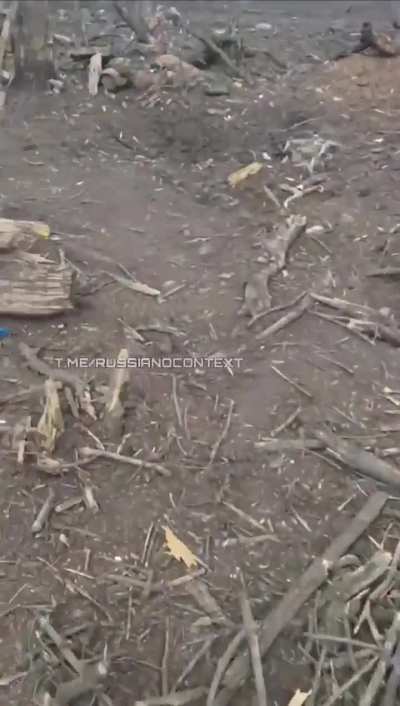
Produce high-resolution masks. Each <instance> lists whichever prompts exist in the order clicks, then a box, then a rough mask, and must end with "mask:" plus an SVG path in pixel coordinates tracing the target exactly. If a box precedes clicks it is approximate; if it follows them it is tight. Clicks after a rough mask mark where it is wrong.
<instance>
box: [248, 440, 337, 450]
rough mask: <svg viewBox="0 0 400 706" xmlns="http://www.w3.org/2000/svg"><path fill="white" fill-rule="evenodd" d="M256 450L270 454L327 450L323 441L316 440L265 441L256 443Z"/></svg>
mask: <svg viewBox="0 0 400 706" xmlns="http://www.w3.org/2000/svg"><path fill="white" fill-rule="evenodd" d="M254 448H255V449H262V450H263V451H267V452H269V453H277V452H281V451H312V450H313V451H319V450H320V449H324V448H325V444H323V443H322V441H317V440H316V439H264V440H263V441H256V442H255V443H254Z"/></svg>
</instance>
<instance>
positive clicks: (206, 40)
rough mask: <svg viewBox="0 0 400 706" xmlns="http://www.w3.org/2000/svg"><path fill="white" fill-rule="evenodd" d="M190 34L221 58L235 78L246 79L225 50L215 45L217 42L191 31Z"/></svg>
mask: <svg viewBox="0 0 400 706" xmlns="http://www.w3.org/2000/svg"><path fill="white" fill-rule="evenodd" d="M190 34H191V35H192V36H193V37H194V38H195V39H199V40H200V41H201V42H203V44H205V45H206V47H207V48H208V49H210V50H211V51H212V52H214V54H217V55H218V56H219V58H220V59H221V61H223V62H224V64H225V65H226V66H227V67H228V68H229V69H230V70H231V71H232V73H233V75H234V76H239V78H242V79H244V78H245V76H244V75H243V73H242V72H241V71H240V69H239V68H238V67H237V66H235V64H234V63H233V61H231V60H230V58H229V56H228V55H227V54H226V53H225V52H224V51H223V49H221V48H220V47H218V46H217V45H216V44H215V42H213V40H212V39H210V38H208V37H204V36H203V35H201V34H197V33H195V32H193V31H190Z"/></svg>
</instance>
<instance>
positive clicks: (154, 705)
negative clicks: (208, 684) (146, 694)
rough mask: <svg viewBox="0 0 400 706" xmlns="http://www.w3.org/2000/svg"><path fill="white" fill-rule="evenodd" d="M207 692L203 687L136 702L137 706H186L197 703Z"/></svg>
mask: <svg viewBox="0 0 400 706" xmlns="http://www.w3.org/2000/svg"><path fill="white" fill-rule="evenodd" d="M206 692H207V689H205V688H204V687H202V686H197V687H196V688H195V689H187V690H186V691H177V692H171V694H167V695H166V696H155V697H150V698H149V699H145V700H144V701H135V706H185V705H186V704H192V703H193V701H197V700H198V699H200V698H201V697H202V696H204V694H205V693H206Z"/></svg>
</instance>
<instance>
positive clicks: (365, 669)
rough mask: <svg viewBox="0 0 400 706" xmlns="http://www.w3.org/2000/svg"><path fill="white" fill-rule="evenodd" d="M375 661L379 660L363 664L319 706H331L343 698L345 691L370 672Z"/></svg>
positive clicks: (374, 658)
mask: <svg viewBox="0 0 400 706" xmlns="http://www.w3.org/2000/svg"><path fill="white" fill-rule="evenodd" d="M377 659H379V658H378V657H373V658H372V659H371V660H370V661H369V662H367V664H365V665H364V666H363V667H362V668H361V669H359V671H358V672H356V673H355V674H353V676H352V677H351V678H350V679H348V681H346V682H345V683H344V684H342V686H341V687H340V688H339V689H337V691H336V692H335V693H334V694H333V695H332V696H331V697H330V698H329V699H327V701H324V703H323V704H321V706H333V704H334V703H335V702H336V701H337V700H338V699H340V698H341V697H342V696H343V694H345V693H346V692H347V691H349V690H350V689H351V687H352V686H354V684H357V682H359V681H360V679H361V677H363V676H364V674H367V673H368V672H370V671H371V669H372V667H373V666H374V664H375V663H376V661H377Z"/></svg>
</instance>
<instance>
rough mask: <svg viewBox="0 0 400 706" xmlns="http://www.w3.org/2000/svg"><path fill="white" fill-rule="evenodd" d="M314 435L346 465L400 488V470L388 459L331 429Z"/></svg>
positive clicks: (331, 453)
mask: <svg viewBox="0 0 400 706" xmlns="http://www.w3.org/2000/svg"><path fill="white" fill-rule="evenodd" d="M314 435H315V436H316V437H317V439H319V440H320V441H322V442H323V443H324V444H325V446H326V450H327V452H328V453H329V454H330V455H331V456H333V457H334V458H336V459H338V460H339V461H341V462H342V463H344V464H345V465H346V466H350V467H351V468H354V469H355V470H356V471H358V472H359V473H362V474H363V475H366V476H369V477H370V478H373V479H374V480H377V481H379V482H381V483H387V484H388V485H392V486H395V487H397V488H400V471H398V470H397V468H395V467H394V466H392V465H391V464H390V463H388V462H387V461H383V460H382V459H380V458H378V457H377V456H375V454H373V453H371V452H370V451H364V449H361V448H359V447H357V446H356V445H355V444H350V443H349V442H348V441H344V440H343V439H339V438H338V437H337V436H336V435H335V434H333V433H332V432H330V431H327V430H323V431H322V430H320V431H318V430H316V431H315V432H314Z"/></svg>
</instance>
